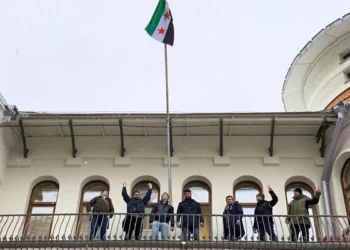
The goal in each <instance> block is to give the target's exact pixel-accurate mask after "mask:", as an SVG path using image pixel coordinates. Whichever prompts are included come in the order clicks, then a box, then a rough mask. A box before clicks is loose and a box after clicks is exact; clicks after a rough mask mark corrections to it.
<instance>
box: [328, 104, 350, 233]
mask: <svg viewBox="0 0 350 250" xmlns="http://www.w3.org/2000/svg"><path fill="white" fill-rule="evenodd" d="M349 107H350V103H344V102H339V103H338V104H337V105H335V106H334V107H333V108H332V111H333V112H334V113H336V114H337V116H338V118H337V122H336V125H335V128H334V131H333V136H332V140H331V143H330V146H329V150H328V152H327V155H326V157H325V165H324V168H323V172H322V178H321V186H322V187H321V188H322V193H323V195H322V196H323V201H324V210H325V215H326V216H327V217H326V220H327V231H328V236H329V237H334V227H333V223H332V220H331V217H330V216H331V215H332V214H333V211H332V207H331V205H330V197H329V186H328V184H329V180H330V177H331V174H332V169H333V165H332V161H333V155H334V151H335V147H336V145H337V141H338V138H339V134H340V131H341V128H342V123H343V119H344V115H345V114H346V112H347V110H348V108H349Z"/></svg>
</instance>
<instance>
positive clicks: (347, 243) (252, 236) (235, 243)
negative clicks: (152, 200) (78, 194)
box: [0, 213, 350, 249]
mask: <svg viewBox="0 0 350 250" xmlns="http://www.w3.org/2000/svg"><path fill="white" fill-rule="evenodd" d="M100 216H101V217H103V216H108V215H100ZM126 216H129V218H130V216H132V217H133V218H136V217H137V218H139V219H140V220H141V223H142V225H143V232H142V235H141V237H140V240H135V235H134V234H130V238H131V239H130V240H125V234H126V233H125V229H127V228H130V226H131V224H130V223H129V224H127V223H123V221H124V219H125V218H126ZM135 216H136V217H135ZM173 218H174V219H175V221H176V219H177V217H176V216H174V217H173ZM184 218H185V220H186V219H187V220H188V221H194V222H196V221H199V219H200V218H197V217H194V216H193V215H182V218H181V221H182V220H183V219H184ZM224 218H225V219H230V218H232V217H227V216H225V217H223V215H203V218H202V219H203V221H204V224H205V225H209V227H208V226H206V227H200V226H199V225H198V228H199V240H198V241H196V240H194V237H193V236H194V235H192V234H191V235H190V238H189V239H188V240H185V238H184V235H183V233H182V230H181V228H176V226H175V228H174V231H170V230H169V235H168V238H167V240H162V239H161V237H160V234H159V235H158V238H157V239H156V240H151V234H152V230H151V229H150V227H149V214H139V215H135V214H133V215H127V214H120V213H117V214H113V217H112V218H111V219H109V222H108V226H107V231H106V235H105V237H104V240H101V239H100V233H101V230H100V229H101V228H98V229H97V227H95V228H96V236H95V237H94V238H93V239H92V240H90V239H89V235H90V228H91V216H90V215H88V214H32V215H29V214H27V215H26V214H24V215H0V236H1V239H0V248H1V249H4V248H24V247H26V248H27V247H29V248H49V249H50V248H80V247H84V248H86V247H87V248H89V247H92V248H93V247H107V248H116V247H117V248H135V247H136V248H155V247H156V248H169V249H170V248H171V249H350V226H349V221H350V217H348V216H332V217H326V216H310V217H291V218H290V221H293V223H289V224H286V220H287V218H288V217H287V216H285V215H284V216H282V215H277V216H273V217H266V216H263V217H261V216H259V217H256V218H254V216H253V215H243V216H242V219H241V223H240V225H239V226H237V227H236V228H235V229H234V231H232V232H231V231H230V229H229V232H228V233H229V235H237V236H238V235H239V233H238V234H235V233H237V232H236V230H241V229H242V228H244V231H245V234H244V235H243V236H242V237H240V236H238V238H236V239H230V240H229V239H228V238H229V237H225V235H224V228H223V219H224ZM235 220H236V218H235ZM255 220H259V221H265V223H260V224H259V223H258V224H257V228H256V229H257V231H258V232H259V230H260V229H262V230H264V231H269V230H271V225H273V226H272V227H273V229H274V232H275V234H276V238H275V239H273V238H272V237H270V236H269V235H268V234H266V236H265V237H264V238H262V239H260V238H259V234H258V233H256V232H254V231H253V229H252V228H253V225H254V221H255ZM269 220H270V221H272V222H273V224H269V223H267V222H266V221H269ZM181 221H180V222H181ZM306 221H310V222H311V223H312V225H313V226H311V227H310V229H309V237H305V238H303V237H302V234H301V233H300V235H299V236H297V237H294V238H293V239H292V235H293V232H294V233H295V232H296V231H297V228H298V227H302V224H305V223H306ZM123 224H124V230H123ZM192 224H195V223H192ZM95 226H96V224H95ZM192 227H193V226H192ZM261 227H263V228H261ZM267 227H269V228H267ZM208 228H209V229H208ZM187 229H189V226H187ZM192 229H193V228H192ZM191 231H193V230H191ZM329 232H332V234H330V233H329Z"/></svg>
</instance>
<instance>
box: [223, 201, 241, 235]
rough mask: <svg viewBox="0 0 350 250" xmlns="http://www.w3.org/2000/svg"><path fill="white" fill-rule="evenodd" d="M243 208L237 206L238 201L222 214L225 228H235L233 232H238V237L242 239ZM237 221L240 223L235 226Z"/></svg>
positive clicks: (239, 205)
mask: <svg viewBox="0 0 350 250" xmlns="http://www.w3.org/2000/svg"><path fill="white" fill-rule="evenodd" d="M242 215H243V208H242V206H241V204H239V202H238V201H235V202H234V203H232V204H231V205H230V206H229V208H228V210H224V213H223V217H222V218H223V223H224V227H225V228H228V227H230V228H233V227H234V228H235V232H240V235H241V236H242V237H243V235H244V234H245V231H244V226H243V220H242V219H243V217H242ZM237 221H239V222H240V224H239V225H237Z"/></svg>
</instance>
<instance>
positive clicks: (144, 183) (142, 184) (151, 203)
mask: <svg viewBox="0 0 350 250" xmlns="http://www.w3.org/2000/svg"><path fill="white" fill-rule="evenodd" d="M148 183H152V190H155V189H157V190H158V197H157V202H148V203H147V204H146V205H145V207H153V206H154V205H155V204H157V203H158V202H159V201H160V188H159V186H158V184H157V183H154V182H153V181H147V180H146V181H140V182H138V183H136V184H135V185H133V187H132V189H131V194H129V196H130V197H131V198H132V196H133V193H134V192H135V191H137V190H139V188H138V187H140V186H144V185H146V186H147V185H148ZM141 199H143V197H141Z"/></svg>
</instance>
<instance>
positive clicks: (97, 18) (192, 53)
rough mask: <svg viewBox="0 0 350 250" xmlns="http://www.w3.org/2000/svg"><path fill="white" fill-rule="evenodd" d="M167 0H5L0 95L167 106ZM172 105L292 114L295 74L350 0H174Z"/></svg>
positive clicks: (117, 106) (36, 106) (0, 3)
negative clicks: (158, 18)
mask: <svg viewBox="0 0 350 250" xmlns="http://www.w3.org/2000/svg"><path fill="white" fill-rule="evenodd" d="M157 2H158V0H133V1H126V0H123V1H122V0H119V1H118V0H103V1H101V0H74V1H72V0H0V32H1V33H0V34H1V35H0V37H1V39H0V91H1V92H2V94H3V95H4V96H5V98H6V99H7V101H8V102H9V103H10V104H15V105H17V106H18V108H19V109H20V110H33V111H58V112H89V111H115V112H135V111H140V112H163V111H165V80H164V47H163V44H161V43H159V42H157V41H155V40H153V39H152V38H151V37H149V36H148V35H147V33H146V32H145V31H144V28H145V26H146V25H147V23H148V21H149V19H150V18H151V16H152V14H153V11H154V9H155V7H156V5H157ZM169 5H170V8H171V10H172V14H173V17H174V26H175V44H174V47H170V48H169V49H168V56H169V84H170V111H172V112H241V111H259V112H260V111H261V112H265V111H283V110H284V108H283V104H282V97H281V90H282V85H283V81H284V77H285V75H286V73H287V70H288V68H289V66H290V64H291V62H292V60H293V59H294V57H295V56H296V54H297V53H298V52H299V51H300V50H301V49H302V47H303V46H304V45H305V44H306V43H307V41H308V40H310V39H311V38H312V37H313V36H314V35H315V34H316V33H317V32H318V31H319V30H320V29H322V28H323V27H325V26H326V25H328V24H329V23H330V22H332V21H334V20H335V19H337V18H339V17H341V16H343V15H344V14H346V13H347V12H349V10H350V1H349V0H332V1H331V0H307V1H306V0H283V1H281V0H265V1H262V0H244V1H243V0H241V1H238V0H191V1H185V0H169Z"/></svg>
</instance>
